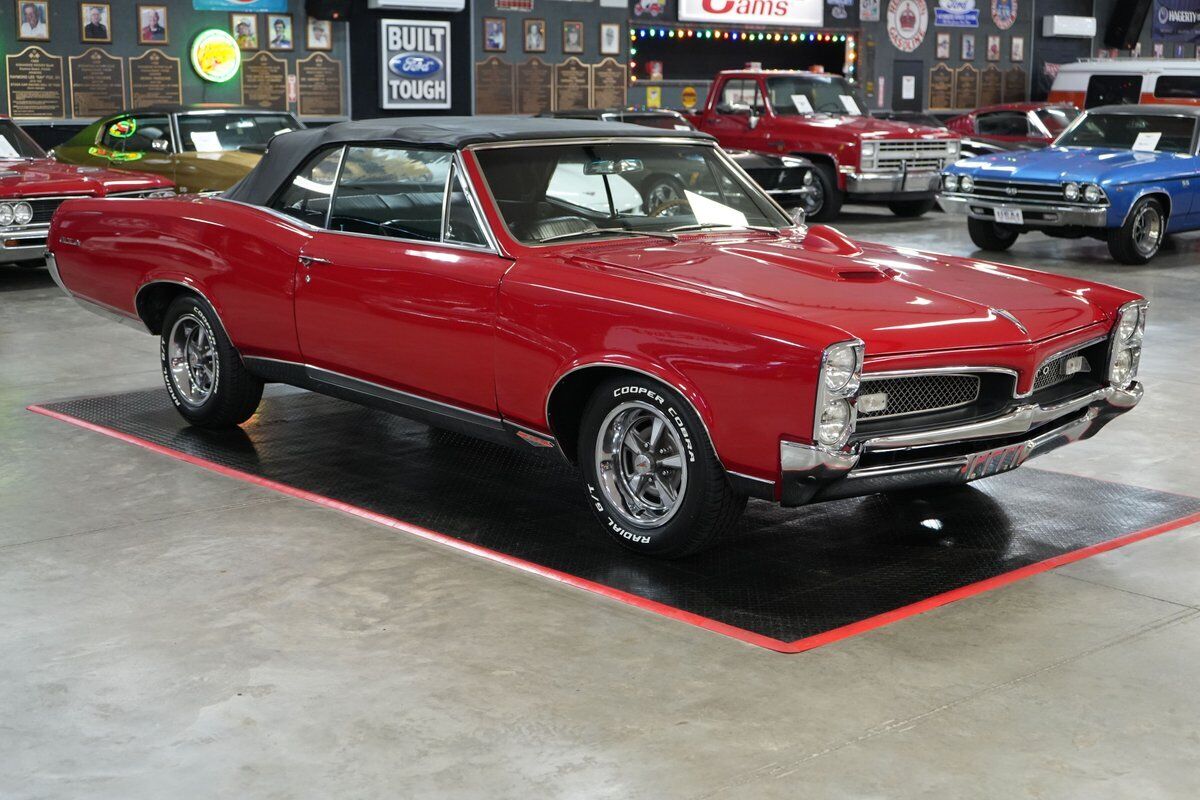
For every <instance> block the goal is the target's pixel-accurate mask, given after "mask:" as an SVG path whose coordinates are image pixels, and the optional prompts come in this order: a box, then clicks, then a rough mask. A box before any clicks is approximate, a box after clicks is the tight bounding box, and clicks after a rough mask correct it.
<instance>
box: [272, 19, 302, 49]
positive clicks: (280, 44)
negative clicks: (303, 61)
mask: <svg viewBox="0 0 1200 800" xmlns="http://www.w3.org/2000/svg"><path fill="white" fill-rule="evenodd" d="M267 36H268V37H270V38H268V39H267V49H268V50H294V49H296V40H295V38H294V36H293V34H292V15H291V14H267Z"/></svg>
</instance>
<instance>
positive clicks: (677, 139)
mask: <svg viewBox="0 0 1200 800" xmlns="http://www.w3.org/2000/svg"><path fill="white" fill-rule="evenodd" d="M619 142H629V143H631V144H662V143H664V142H665V143H667V144H699V145H704V146H705V147H716V146H717V142H716V140H714V139H711V138H709V137H708V136H653V135H647V136H577V137H576V136H572V137H565V138H561V139H534V138H530V139H520V140H514V141H505V142H476V143H475V144H469V145H467V146H466V147H464V148H462V149H463V150H502V149H510V148H514V147H541V146H543V145H563V144H616V143H619Z"/></svg>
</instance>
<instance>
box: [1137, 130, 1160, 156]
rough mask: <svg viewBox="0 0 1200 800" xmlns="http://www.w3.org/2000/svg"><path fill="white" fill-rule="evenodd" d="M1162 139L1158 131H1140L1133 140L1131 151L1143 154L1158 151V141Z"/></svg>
mask: <svg viewBox="0 0 1200 800" xmlns="http://www.w3.org/2000/svg"><path fill="white" fill-rule="evenodd" d="M1161 138H1162V133H1161V132H1159V131H1142V132H1141V133H1139V134H1138V135H1137V138H1136V139H1134V140H1133V149H1134V150H1141V151H1143V152H1154V151H1155V150H1157V149H1158V140H1159V139H1161Z"/></svg>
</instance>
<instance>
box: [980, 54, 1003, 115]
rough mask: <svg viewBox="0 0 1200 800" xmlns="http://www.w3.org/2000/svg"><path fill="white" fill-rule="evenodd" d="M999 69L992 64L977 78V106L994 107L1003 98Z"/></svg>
mask: <svg viewBox="0 0 1200 800" xmlns="http://www.w3.org/2000/svg"><path fill="white" fill-rule="evenodd" d="M1001 78H1002V76H1001V74H1000V68H999V67H997V66H996V65H995V64H992V65H991V66H989V67H988V68H987V69H985V70H984V71H983V74H982V75H980V76H979V105H981V106H994V105H996V104H997V103H999V102H1000V101H1001V99H1002V98H1003V97H1004V93H1003V88H1002V82H1001Z"/></svg>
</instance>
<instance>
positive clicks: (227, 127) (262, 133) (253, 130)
mask: <svg viewBox="0 0 1200 800" xmlns="http://www.w3.org/2000/svg"><path fill="white" fill-rule="evenodd" d="M299 127H300V124H299V123H298V122H296V118H295V117H293V116H292V115H291V114H238V113H232V114H230V113H225V114H181V115H180V116H179V135H180V138H182V139H183V149H184V151H185V152H189V153H197V152H199V153H217V152H220V151H222V150H237V149H239V148H241V147H247V146H251V147H255V146H261V145H265V144H266V143H267V142H269V141H271V137H272V136H274V135H275V134H277V133H285V132H287V131H290V130H295V129H296V128H299Z"/></svg>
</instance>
